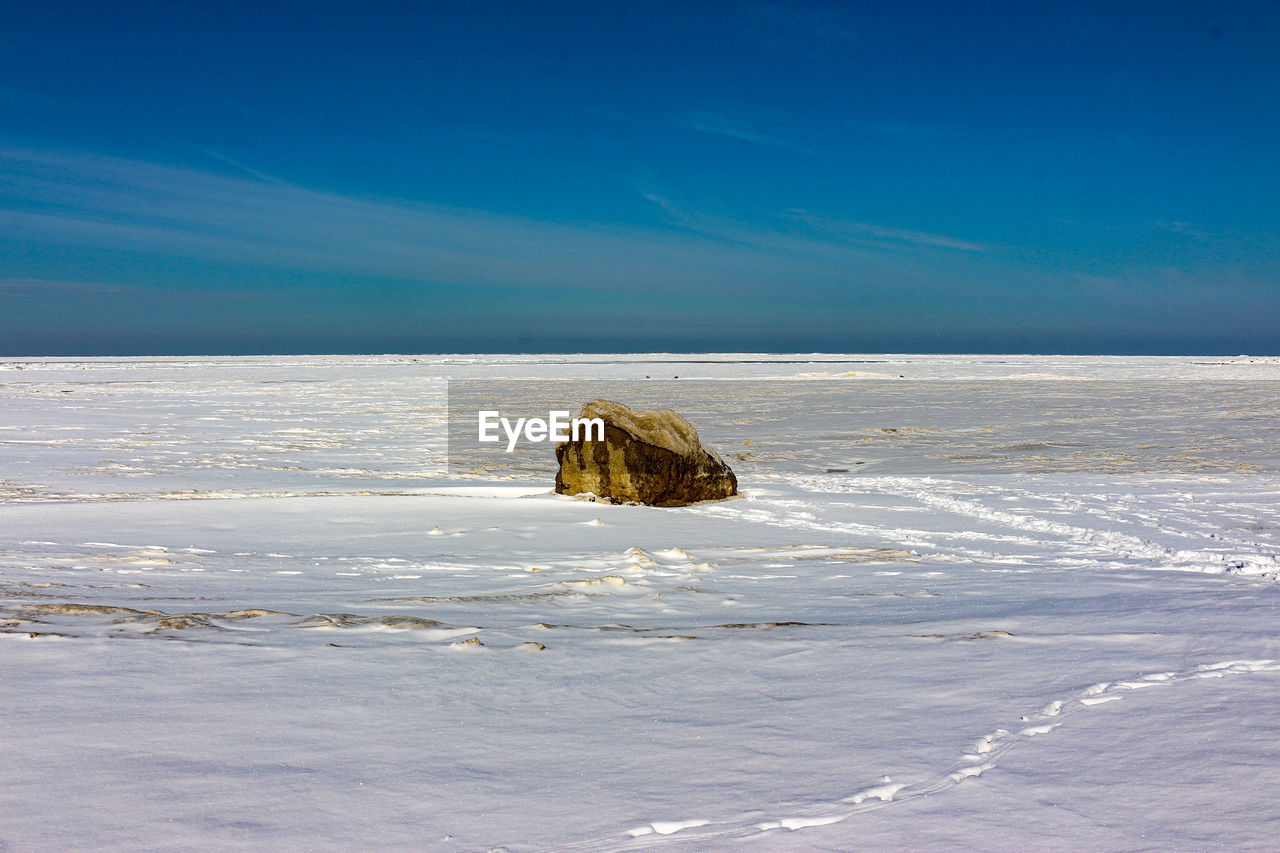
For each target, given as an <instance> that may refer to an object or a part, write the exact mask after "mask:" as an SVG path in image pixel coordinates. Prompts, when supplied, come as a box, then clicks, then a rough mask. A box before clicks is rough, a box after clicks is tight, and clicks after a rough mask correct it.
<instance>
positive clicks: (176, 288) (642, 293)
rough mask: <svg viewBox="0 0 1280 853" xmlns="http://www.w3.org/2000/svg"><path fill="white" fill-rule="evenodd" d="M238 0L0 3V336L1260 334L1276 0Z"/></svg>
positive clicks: (241, 345)
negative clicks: (268, 0)
mask: <svg viewBox="0 0 1280 853" xmlns="http://www.w3.org/2000/svg"><path fill="white" fill-rule="evenodd" d="M370 5H372V6H374V7H375V8H369V7H370ZM267 6H268V7H267V8H264V7H263V6H262V5H260V4H256V3H255V4H239V3H227V2H223V3H218V4H216V5H201V4H191V3H176V2H168V3H164V4H158V3H157V4H152V3H110V4H98V3H58V2H40V3H21V2H13V3H9V4H6V9H5V20H4V21H3V24H0V352H2V353H4V354H7V355H23V354H130V353H138V354H153V353H175V354H192V353H242V352H441V351H498V352H505V351H583V350H587V351H615V350H617V351H636V350H678V351H706V350H773V351H779V350H787V351H814V350H824V351H858V352H863V351H898V352H904V351H918V352H937V351H944V352H945V351H952V352H1082V353H1093V352H1115V353H1206V354H1207V353H1239V352H1254V353H1263V352H1265V353H1276V352H1280V3H1275V2H1253V3H1251V2H1228V3H1223V2H1150V3H1116V2H1114V0H1112V2H1097V3H1093V2H1077V3H1062V4H1053V5H1050V4H1042V3H1028V2H1025V0H1024V1H1023V2H1018V3H994V2H993V3H965V2H883V3H800V2H792V3H787V2H781V3H774V2H768V3H750V2H744V3H718V2H705V3H662V2H644V3H625V4H612V3H602V2H591V3H526V4H515V3H450V4H437V3H419V4H411V3H403V4H377V3H375V4H367V3H331V2H307V3H287V4H285V3H279V4H267Z"/></svg>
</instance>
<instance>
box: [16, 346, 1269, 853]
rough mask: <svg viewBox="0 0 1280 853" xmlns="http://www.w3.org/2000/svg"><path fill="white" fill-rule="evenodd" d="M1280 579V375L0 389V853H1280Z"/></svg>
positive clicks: (1246, 365)
mask: <svg viewBox="0 0 1280 853" xmlns="http://www.w3.org/2000/svg"><path fill="white" fill-rule="evenodd" d="M676 377H679V378H678V379H677V378H676ZM566 382H567V383H568V384H567V385H566ZM609 383H614V384H613V385H609ZM566 387H568V388H569V389H570V392H571V393H575V394H576V393H578V391H577V390H576V389H580V393H581V395H582V399H580V400H578V401H577V402H578V403H579V404H580V403H582V402H586V400H587V399H590V397H591V396H595V392H596V391H597V390H598V389H600V388H608V387H612V388H614V389H616V393H618V394H619V395H621V394H624V393H625V394H629V395H631V397H630V398H629V399H624V400H622V402H629V403H635V402H639V403H644V404H646V405H648V404H649V402H650V401H651V400H654V401H657V402H659V403H662V404H665V405H668V406H670V407H671V408H674V409H676V410H677V411H680V412H682V413H684V414H686V415H687V416H689V417H690V419H691V420H692V421H694V423H695V425H696V426H697V427H698V429H699V431H700V433H701V434H702V437H703V440H704V441H705V442H706V443H708V444H709V445H711V446H712V447H714V448H716V449H717V450H718V451H720V453H721V454H722V455H723V456H724V457H725V458H726V460H727V461H729V462H730V464H731V465H732V466H733V468H734V470H735V471H736V472H737V474H738V477H739V481H740V486H741V489H742V493H743V494H742V496H741V497H740V498H737V499H733V500H729V501H725V502H721V503H715V504H703V505H697V506H692V507H685V508H672V509H657V508H648V507H637V506H614V505H608V504H602V503H595V502H591V501H586V500H575V499H572V498H568V497H564V496H557V495H554V494H552V493H551V479H552V476H553V473H554V457H553V454H552V452H551V449H550V447H549V446H547V445H542V446H541V447H534V448H529V449H527V450H526V451H525V452H522V453H520V454H516V455H513V456H512V457H511V458H509V459H507V458H498V459H496V460H494V459H490V460H489V461H487V462H486V461H483V460H481V461H476V460H461V461H462V462H466V463H467V464H460V460H459V458H457V457H456V456H455V457H452V458H451V457H450V455H449V454H448V453H447V450H448V449H449V448H448V446H447V438H448V429H447V427H448V422H449V414H450V411H449V407H448V405H447V404H448V402H449V400H448V398H449V397H450V396H453V397H454V398H455V403H456V400H457V398H458V397H459V396H460V395H466V394H471V395H473V396H475V395H477V394H479V395H481V396H483V394H485V393H489V392H490V391H492V390H493V389H501V388H507V389H512V390H511V393H512V394H516V395H518V394H521V393H528V394H531V395H532V396H534V397H536V396H537V393H535V392H547V393H551V391H552V390H554V392H555V393H556V394H561V395H563V394H564V393H565V390H564V389H565V388H566ZM451 462H452V463H453V464H450V463H451ZM1278 576H1280V359H1276V358H1260V357H1245V356H1241V357H1236V358H1110V357H1029V356H1028V357H1014V356H887V355H849V356H837V355H792V356H778V355H743V354H730V355H697V356H687V355H625V356H619V355H583V356H418V357H413V356H377V357H374V356H315V357H244V358H129V359H87V360H85V359H81V360H76V359H9V360H4V361H0V700H2V704H0V709H2V710H0V780H3V781H0V849H2V850H6V851H8V850H14V851H63V850H69V849H75V850H129V851H170V850H172V851H179V850H181V851H189V850H357V849H379V850H432V851H435V850H439V851H490V850H506V851H510V853H518V851H538V850H545V851H574V850H583V851H587V850H590V851H596V850H600V851H611V850H619V851H622V850H667V849H670V850H673V851H675V850H685V851H705V850H743V849H747V850H761V851H772V850H782V851H818V850H822V851H829V850H835V851H847V850H854V849H858V850H897V849H911V850H955V849H982V850H1028V849H1064V848H1066V849H1091V850H1208V849H1229V850H1244V849H1274V847H1275V844H1276V842H1275V839H1276V838H1277V837H1280V804H1278V803H1277V798H1276V796H1275V791H1276V790H1278V789H1280V714H1277V711H1276V709H1277V708H1278V707H1280V635H1278V634H1277V629H1276V626H1277V625H1280V586H1277V578H1278Z"/></svg>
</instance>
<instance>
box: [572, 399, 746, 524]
mask: <svg viewBox="0 0 1280 853" xmlns="http://www.w3.org/2000/svg"><path fill="white" fill-rule="evenodd" d="M580 417H582V418H600V419H601V420H602V421H604V441H588V440H586V438H585V436H580V437H579V438H578V439H577V440H574V441H567V442H563V443H561V444H558V445H556V460H557V461H558V462H559V463H560V470H559V471H557V472H556V491H557V492H558V493H560V494H562V495H577V494H583V493H585V492H591V493H593V494H595V495H597V496H598V497H602V498H609V499H610V500H614V501H618V502H637V503H643V504H649V505H651V506H685V505H687V504H691V503H697V502H698V501H711V500H721V499H723V498H727V497H732V496H733V495H736V494H737V493H738V478H737V477H735V476H734V474H733V471H731V470H730V469H729V466H728V465H726V464H725V463H724V460H723V459H721V458H720V456H719V455H718V454H717V453H716V452H715V451H714V450H712V449H711V448H709V447H707V446H706V445H704V444H702V442H701V441H699V440H698V431H697V430H695V429H694V428H693V426H692V425H691V424H690V423H689V422H688V421H686V420H685V419H684V418H682V417H680V416H679V415H678V414H676V413H675V412H673V411H671V410H670V409H658V410H656V411H652V412H647V411H646V412H633V411H631V409H629V408H627V407H626V406H624V405H622V404H621V403H614V402H611V401H609V400H593V401H592V402H590V403H587V404H586V405H585V406H583V407H582V414H581V415H580ZM584 432H585V435H586V436H591V437H594V435H595V433H594V432H593V431H590V430H586V431H584Z"/></svg>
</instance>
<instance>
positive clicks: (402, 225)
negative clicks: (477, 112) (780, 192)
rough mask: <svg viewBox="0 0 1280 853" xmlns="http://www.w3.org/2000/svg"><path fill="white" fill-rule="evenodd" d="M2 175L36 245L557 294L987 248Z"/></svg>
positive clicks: (163, 170)
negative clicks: (545, 218)
mask: <svg viewBox="0 0 1280 853" xmlns="http://www.w3.org/2000/svg"><path fill="white" fill-rule="evenodd" d="M219 159H222V160H225V161H230V158H225V157H220V158H219ZM0 175H2V176H3V178H4V181H3V183H2V184H0V216H2V217H4V219H5V221H6V222H7V223H8V224H9V225H11V226H14V227H10V228H8V229H7V230H8V231H9V233H10V234H14V233H18V229H19V228H20V230H21V233H22V235H23V239H24V240H27V241H35V242H39V243H45V244H62V245H76V246H89V247H95V248H101V249H103V250H108V251H126V252H135V253H146V254H150V255H155V256H169V257H182V258H194V259H202V260H208V261H214V262H218V263H222V264H227V263H231V264H240V265H248V266H256V267H262V268H268V269H282V270H293V271H313V272H325V273H330V274H338V275H353V276H374V277H381V278H387V279H395V280H402V281H416V282H422V283H427V284H448V285H467V284H481V285H486V286H506V287H521V288H534V289H544V290H547V291H552V292H554V291H562V290H566V289H567V290H573V289H588V288H595V289H599V288H605V289H610V288H644V289H674V290H678V289H681V288H689V287H699V288H704V289H705V288H715V287H717V286H723V287H724V288H726V290H730V289H732V288H735V287H741V286H743V284H744V283H754V284H755V285H756V286H759V287H770V286H773V287H784V286H789V285H792V284H795V283H796V282H797V281H799V280H801V279H804V280H806V281H807V282H814V281H817V282H822V281H826V282H834V281H840V280H844V281H853V280H855V279H856V278H857V277H858V275H859V273H857V272H853V271H862V273H865V272H866V271H868V270H875V271H879V273H881V274H882V277H894V275H895V272H896V271H899V268H900V267H901V265H902V259H901V257H900V255H901V253H900V252H898V253H896V254H895V253H891V252H890V253H886V252H883V251H881V250H882V249H883V248H884V247H885V246H890V247H891V248H894V249H897V250H901V249H904V248H905V249H919V250H933V249H938V248H942V249H963V250H966V251H981V250H982V247H980V246H978V245H977V244H972V243H968V242H965V241H961V240H953V239H950V238H945V237H941V236H939V235H930V234H923V233H918V232H910V231H900V230H895V229H888V228H881V227H878V226H871V225H865V224H860V223H843V224H842V223H839V222H838V221H836V220H822V219H821V218H820V217H816V216H814V215H812V214H807V213H797V212H791V213H789V214H787V215H784V216H782V217H778V218H776V219H775V220H774V221H773V222H772V223H770V222H755V223H741V222H736V221H732V220H728V219H724V218H719V217H714V216H709V215H705V214H700V213H698V212H697V211H696V210H691V209H685V208H684V207H683V206H681V205H677V204H675V203H673V202H672V201H670V200H669V199H667V198H665V197H663V196H660V195H657V194H649V195H647V196H646V198H648V199H649V200H650V201H651V202H653V203H654V204H657V205H659V206H660V207H661V208H662V209H663V210H664V211H665V213H666V214H667V215H668V217H669V227H663V228H642V227H637V226H631V227H627V226H605V225H601V224H597V223H592V222H553V221H541V220H535V219H528V218H520V217H512V216H504V215H499V214H494V213H490V212H486V211H481V210H471V209H464V208H453V207H445V206H441V205H430V204H418V203H411V202H405V201H399V200H390V199H364V198H354V197H351V196H344V195H339V194H335V193H328V192H323V191H318V190H312V189H307V188H304V187H298V186H294V185H291V184H288V183H285V182H282V181H278V180H271V176H266V175H261V176H260V175H259V174H256V173H255V172H254V171H253V170H250V171H249V172H248V176H247V177H242V176H239V175H225V174H213V173H210V172H204V171H199V170H195V169H189V168H176V167H172V166H166V165H160V164H156V163H148V162H140V161H134V160H124V159H118V158H111V157H103V156H99V155H94V154H87V153H82V152H47V151H30V150H17V149H9V150H0ZM797 222H801V223H803V227H797V226H796V223H797ZM857 237H861V238H862V239H861V241H859V239H854V238H857ZM872 238H874V239H872ZM877 241H879V243H880V244H882V245H877Z"/></svg>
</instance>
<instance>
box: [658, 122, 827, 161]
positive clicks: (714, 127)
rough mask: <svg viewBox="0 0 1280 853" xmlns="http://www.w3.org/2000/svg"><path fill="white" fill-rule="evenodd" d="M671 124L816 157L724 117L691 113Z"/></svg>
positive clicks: (811, 153) (812, 153) (748, 125)
mask: <svg viewBox="0 0 1280 853" xmlns="http://www.w3.org/2000/svg"><path fill="white" fill-rule="evenodd" d="M672 124H674V125H676V126H677V127H682V128H684V129H686V130H692V131H695V132H697V133H705V134H709V135H711V136H721V137H725V138H728V139H736V140H737V141H739V142H748V143H750V144H752V145H762V146H765V147H768V148H784V149H787V150H790V151H796V152H799V153H801V154H806V155H808V156H810V157H817V156H818V155H817V154H816V153H814V151H812V150H811V149H809V148H806V147H804V146H803V145H799V144H797V143H795V142H791V141H789V140H787V139H783V138H782V137H780V136H774V135H772V134H769V133H765V132H763V131H761V130H759V129H758V128H755V127H753V126H751V125H750V124H748V123H746V122H742V121H735V120H733V119H728V118H725V117H724V116H718V115H713V114H710V113H692V114H689V115H687V116H684V117H680V118H675V119H672Z"/></svg>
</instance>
